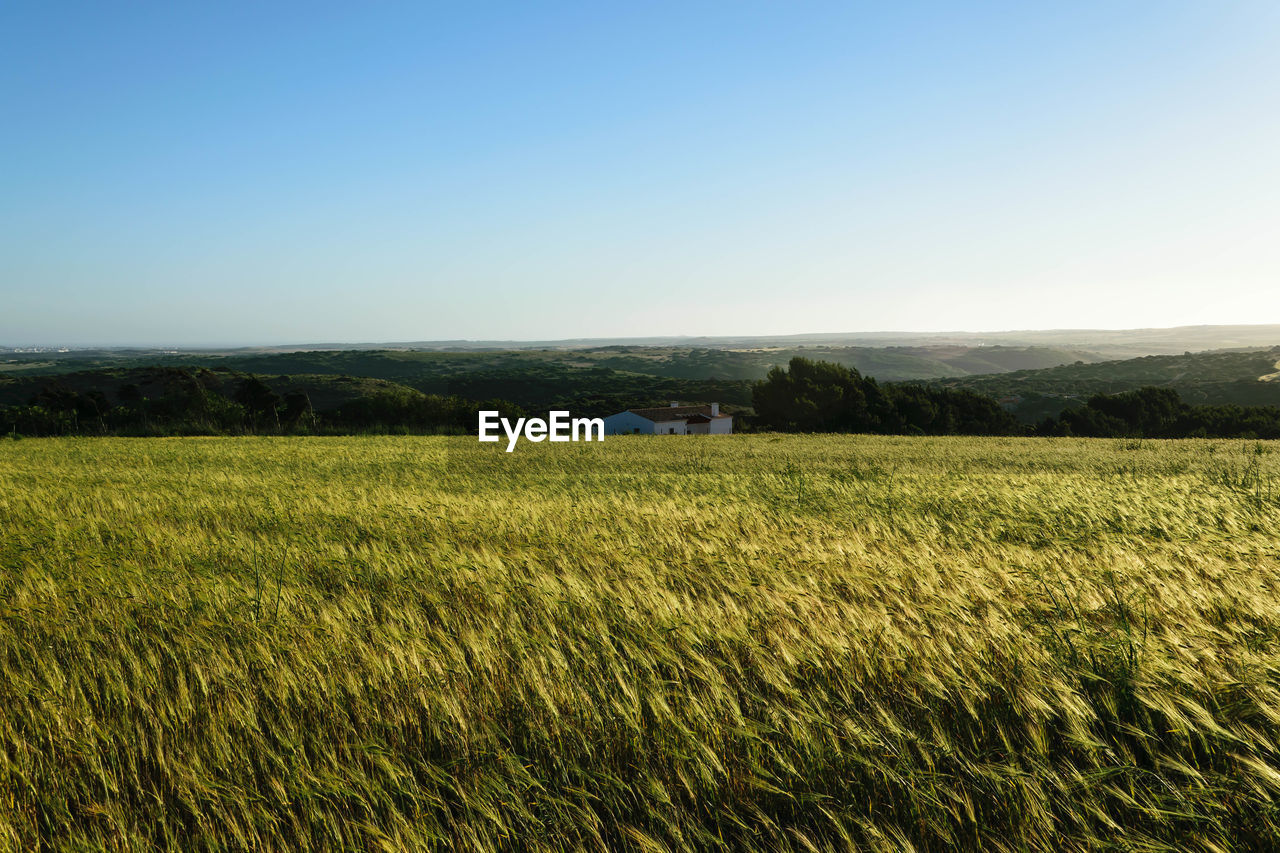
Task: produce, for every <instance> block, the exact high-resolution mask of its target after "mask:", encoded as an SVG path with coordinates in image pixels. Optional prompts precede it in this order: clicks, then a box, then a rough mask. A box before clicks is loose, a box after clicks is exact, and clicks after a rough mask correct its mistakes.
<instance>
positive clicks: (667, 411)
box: [627, 406, 733, 423]
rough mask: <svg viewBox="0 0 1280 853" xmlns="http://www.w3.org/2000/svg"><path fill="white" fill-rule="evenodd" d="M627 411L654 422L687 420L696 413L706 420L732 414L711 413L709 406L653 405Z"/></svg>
mask: <svg viewBox="0 0 1280 853" xmlns="http://www.w3.org/2000/svg"><path fill="white" fill-rule="evenodd" d="M627 411H629V412H631V414H633V415H639V416H640V417H642V418H644V419H646V420H650V421H653V422H654V423H663V422H664V421H687V420H688V419H689V418H691V417H694V416H696V415H701V416H702V417H704V418H706V419H708V420H714V419H716V418H729V417H733V416H732V415H713V414H711V407H710V406H655V407H654V408H652V409H628V410H627Z"/></svg>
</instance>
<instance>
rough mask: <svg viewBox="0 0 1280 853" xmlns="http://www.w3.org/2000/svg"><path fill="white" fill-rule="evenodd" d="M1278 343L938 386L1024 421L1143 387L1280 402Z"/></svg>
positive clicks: (1195, 399)
mask: <svg viewBox="0 0 1280 853" xmlns="http://www.w3.org/2000/svg"><path fill="white" fill-rule="evenodd" d="M1278 360H1280V346H1276V347H1271V348H1269V349H1260V350H1251V351H1244V352H1202V353H1186V354H1183V355H1164V356H1146V357H1143V358H1134V359H1127V360H1123V361H1107V362H1101V363H1096V364H1068V365H1062V366H1058V367H1048V368H1043V369H1040V370H1019V371H1013V372H1009V373H1003V374H994V375H987V376H966V377H958V378H949V379H945V380H940V381H938V382H936V383H933V384H936V385H938V386H941V387H946V388H958V389H965V390H969V391H974V392H976V393H979V394H986V395H989V396H993V397H996V398H998V399H1000V400H1002V401H1004V402H1005V403H1006V405H1008V406H1010V407H1011V408H1012V409H1013V410H1014V412H1015V414H1017V415H1018V416H1019V417H1020V418H1022V419H1023V420H1026V421H1032V420H1038V419H1040V418H1042V417H1046V416H1049V415H1056V414H1057V413H1058V412H1060V411H1061V410H1062V409H1063V408H1065V407H1067V406H1070V405H1073V404H1077V403H1079V402H1081V401H1083V400H1085V399H1087V398H1089V397H1091V396H1092V395H1094V394H1115V393H1118V392H1121V391H1131V390H1135V389H1137V388H1141V387H1144V386H1156V387H1161V388H1172V389H1174V390H1176V391H1177V392H1178V394H1179V395H1180V396H1181V397H1182V399H1183V400H1184V401H1185V402H1187V403H1190V404H1193V405H1201V404H1235V405H1241V406H1276V405H1280V383H1277V382H1275V381H1272V380H1271V379H1270V378H1268V377H1269V376H1270V375H1271V374H1274V373H1276V371H1277V370H1278V369H1280V368H1278V367H1277V361H1278Z"/></svg>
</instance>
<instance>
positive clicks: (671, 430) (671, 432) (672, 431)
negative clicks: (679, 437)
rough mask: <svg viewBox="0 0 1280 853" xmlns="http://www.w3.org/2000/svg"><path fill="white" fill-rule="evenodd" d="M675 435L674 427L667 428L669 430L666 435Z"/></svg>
mask: <svg viewBox="0 0 1280 853" xmlns="http://www.w3.org/2000/svg"><path fill="white" fill-rule="evenodd" d="M675 434H676V428H675V427H671V428H669V429H668V430H667V435H675Z"/></svg>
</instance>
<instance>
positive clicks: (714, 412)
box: [711, 403, 720, 418]
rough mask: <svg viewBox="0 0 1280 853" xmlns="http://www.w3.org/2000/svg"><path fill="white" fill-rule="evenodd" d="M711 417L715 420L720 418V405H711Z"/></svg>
mask: <svg viewBox="0 0 1280 853" xmlns="http://www.w3.org/2000/svg"><path fill="white" fill-rule="evenodd" d="M711 417H713V418H718V417H720V404H719V403H712V404H711Z"/></svg>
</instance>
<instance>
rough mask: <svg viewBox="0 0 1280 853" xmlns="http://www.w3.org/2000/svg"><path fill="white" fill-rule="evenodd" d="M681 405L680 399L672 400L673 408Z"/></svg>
mask: <svg viewBox="0 0 1280 853" xmlns="http://www.w3.org/2000/svg"><path fill="white" fill-rule="evenodd" d="M679 405H680V403H679V401H678V400H672V401H671V408H673V409H674V408H676V407H678V406H679Z"/></svg>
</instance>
